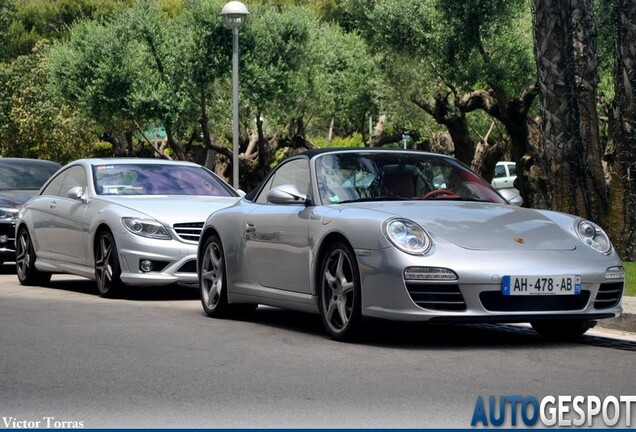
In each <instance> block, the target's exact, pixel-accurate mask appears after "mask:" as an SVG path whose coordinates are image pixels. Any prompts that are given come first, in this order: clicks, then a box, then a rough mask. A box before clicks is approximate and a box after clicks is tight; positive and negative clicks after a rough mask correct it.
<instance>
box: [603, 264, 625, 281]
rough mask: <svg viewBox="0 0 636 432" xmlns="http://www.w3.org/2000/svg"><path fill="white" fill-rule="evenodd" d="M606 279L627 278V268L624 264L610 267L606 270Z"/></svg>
mask: <svg viewBox="0 0 636 432" xmlns="http://www.w3.org/2000/svg"><path fill="white" fill-rule="evenodd" d="M605 279H625V269H624V268H623V267H622V266H616V267H610V268H608V269H607V270H605Z"/></svg>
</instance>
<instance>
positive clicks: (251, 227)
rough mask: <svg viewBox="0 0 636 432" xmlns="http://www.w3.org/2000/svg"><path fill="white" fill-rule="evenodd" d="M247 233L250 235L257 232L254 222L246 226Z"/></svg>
mask: <svg viewBox="0 0 636 432" xmlns="http://www.w3.org/2000/svg"><path fill="white" fill-rule="evenodd" d="M245 232H246V233H248V234H252V233H254V232H256V226H254V224H253V223H252V222H248V223H246V224H245Z"/></svg>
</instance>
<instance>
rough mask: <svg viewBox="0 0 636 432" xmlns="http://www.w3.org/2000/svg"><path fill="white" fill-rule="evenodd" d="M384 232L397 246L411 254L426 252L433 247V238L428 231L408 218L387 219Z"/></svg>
mask: <svg viewBox="0 0 636 432" xmlns="http://www.w3.org/2000/svg"><path fill="white" fill-rule="evenodd" d="M384 233H385V234H386V237H387V238H388V239H389V241H390V242H391V243H393V244H394V245H395V247H397V248H398V249H400V250H401V251H403V252H406V253H408V254H411V255H421V254H424V253H426V252H428V250H429V249H430V248H431V244H432V242H431V238H430V237H429V235H428V234H427V233H426V231H424V229H423V228H422V227H420V226H419V225H418V224H416V223H415V222H413V221H410V220H408V219H390V220H388V221H386V222H385V223H384Z"/></svg>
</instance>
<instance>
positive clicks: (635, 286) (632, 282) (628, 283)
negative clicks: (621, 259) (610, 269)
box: [623, 262, 636, 296]
mask: <svg viewBox="0 0 636 432" xmlns="http://www.w3.org/2000/svg"><path fill="white" fill-rule="evenodd" d="M623 267H625V293H624V294H625V295H628V296H636V262H625V263H623Z"/></svg>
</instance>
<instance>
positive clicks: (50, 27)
mask: <svg viewBox="0 0 636 432" xmlns="http://www.w3.org/2000/svg"><path fill="white" fill-rule="evenodd" d="M2 1H6V0H2ZM9 1H11V0H9ZM132 1H133V0H46V1H43V0H13V1H12V3H13V6H14V11H15V13H14V14H13V16H12V20H11V23H10V25H8V26H7V27H8V28H9V34H10V38H9V42H10V43H9V45H8V47H7V48H8V56H9V57H10V58H15V57H17V56H19V55H25V54H29V53H30V52H31V50H32V49H33V47H34V46H35V44H36V43H37V42H38V41H39V40H42V39H50V40H55V39H62V38H64V37H66V35H67V32H68V29H69V28H70V27H71V26H72V25H73V23H75V22H76V21H78V20H82V19H99V18H100V17H105V16H108V15H111V14H112V13H114V12H115V11H117V10H120V9H122V8H124V7H128V6H129V5H130V4H131V3H132ZM0 9H2V8H1V7H0ZM3 28H5V27H3Z"/></svg>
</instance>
